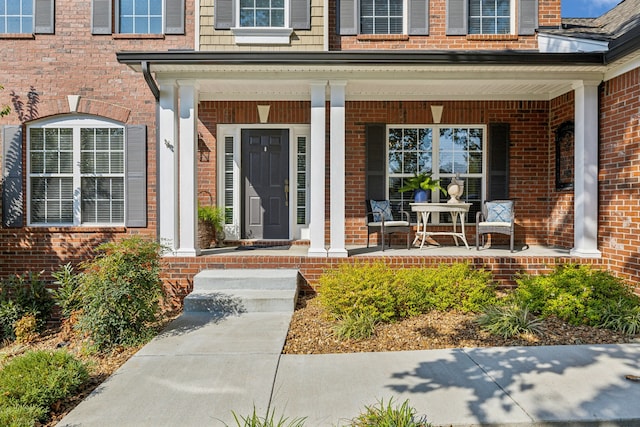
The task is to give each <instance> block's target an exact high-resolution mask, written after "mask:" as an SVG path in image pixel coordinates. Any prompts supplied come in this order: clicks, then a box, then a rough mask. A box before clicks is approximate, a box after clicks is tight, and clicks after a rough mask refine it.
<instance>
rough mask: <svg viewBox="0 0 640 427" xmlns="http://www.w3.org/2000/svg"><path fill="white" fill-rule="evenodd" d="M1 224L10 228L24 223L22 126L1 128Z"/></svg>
mask: <svg viewBox="0 0 640 427" xmlns="http://www.w3.org/2000/svg"><path fill="white" fill-rule="evenodd" d="M2 224H3V225H4V226H5V227H12V228H17V227H22V226H23V224H24V203H23V187H22V126H4V127H3V128H2Z"/></svg>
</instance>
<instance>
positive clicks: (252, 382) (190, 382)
mask: <svg viewBox="0 0 640 427" xmlns="http://www.w3.org/2000/svg"><path fill="white" fill-rule="evenodd" d="M290 319H291V314H290V313H249V314H242V315H241V316H232V317H223V316H218V317H216V316H214V315H211V314H200V313H188V314H185V315H183V316H181V317H180V318H178V319H177V320H176V321H175V322H173V323H172V324H171V325H170V326H169V328H168V329H167V330H166V331H165V332H164V333H162V334H161V335H160V336H158V337H157V338H155V339H154V340H153V341H152V342H151V343H149V344H148V345H147V346H145V347H144V348H143V349H141V350H140V351H139V352H138V353H137V354H136V355H135V356H133V357H132V358H131V359H130V360H129V361H128V362H127V363H125V364H124V365H123V366H122V367H121V368H120V369H119V370H118V371H117V372H116V373H115V374H114V375H113V376H112V377H110V378H109V379H108V380H107V381H106V382H105V383H103V384H102V385H101V386H100V387H98V389H96V390H95V392H94V393H93V394H92V395H90V396H89V397H88V398H87V399H86V400H85V401H83V402H82V403H81V404H80V405H78V406H77V407H76V408H75V409H74V410H73V411H72V412H71V413H70V414H69V415H68V416H67V417H65V418H64V419H63V420H62V421H61V422H60V423H59V424H58V425H59V426H110V427H111V426H136V427H143V426H154V427H160V426H185V427H187V426H198V427H200V426H224V425H225V424H226V425H230V426H235V425H236V423H235V422H234V419H233V415H232V412H231V411H234V412H236V413H237V414H238V415H241V416H247V415H250V414H251V413H252V412H253V410H254V409H255V410H256V412H257V413H258V414H259V415H261V416H264V414H266V412H267V410H268V409H269V408H271V410H272V411H274V412H275V418H276V419H279V418H280V416H281V415H284V416H286V417H289V419H293V418H296V417H307V422H306V423H305V426H337V425H346V424H347V423H348V420H349V419H351V418H353V417H355V416H356V415H358V414H359V413H360V412H362V410H363V409H364V407H365V405H375V404H376V403H377V402H378V401H379V400H380V399H383V400H384V402H387V401H388V400H389V399H392V398H393V399H394V401H395V402H398V403H402V402H403V401H405V400H406V399H408V400H409V403H410V405H411V406H412V407H414V408H416V410H417V411H418V414H421V415H427V418H428V420H429V421H430V422H432V423H433V424H434V425H447V426H449V425H454V426H473V425H496V426H515V425H527V426H529V425H536V426H548V425H551V424H557V425H603V426H640V382H633V381H629V380H627V379H625V375H640V344H626V345H584V346H560V347H526V348H524V347H505V348H484V349H476V348H473V349H451V350H429V351H410V352H390V353H356V354H329V355H281V354H280V351H281V349H282V346H283V344H284V340H285V337H286V333H287V329H288V325H289V321H290Z"/></svg>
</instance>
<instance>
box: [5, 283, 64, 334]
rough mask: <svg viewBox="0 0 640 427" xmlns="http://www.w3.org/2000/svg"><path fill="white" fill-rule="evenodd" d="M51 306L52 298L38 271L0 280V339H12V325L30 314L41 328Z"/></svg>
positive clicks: (13, 332)
mask: <svg viewBox="0 0 640 427" xmlns="http://www.w3.org/2000/svg"><path fill="white" fill-rule="evenodd" d="M52 306H53V299H52V298H51V295H50V292H49V291H48V290H47V288H46V284H45V282H44V280H42V279H41V277H40V273H24V274H22V275H19V276H12V277H9V278H7V279H4V280H2V281H0V339H6V338H8V339H14V338H15V331H14V325H15V323H16V322H17V321H18V320H20V319H21V318H22V317H24V316H26V315H29V314H32V315H34V316H35V318H36V320H37V325H38V329H41V328H42V327H43V326H44V324H45V322H46V321H47V319H48V318H49V315H50V313H51V308H52Z"/></svg>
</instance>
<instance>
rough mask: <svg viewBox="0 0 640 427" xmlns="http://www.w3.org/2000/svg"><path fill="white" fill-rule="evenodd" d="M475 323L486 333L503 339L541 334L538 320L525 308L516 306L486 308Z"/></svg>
mask: <svg viewBox="0 0 640 427" xmlns="http://www.w3.org/2000/svg"><path fill="white" fill-rule="evenodd" d="M476 321H477V322H478V324H479V325H480V326H481V327H482V328H483V329H485V330H486V331H488V332H490V333H492V334H494V335H500V336H502V337H504V338H511V337H514V336H517V335H520V334H522V333H530V334H539V333H541V322H540V319H538V318H536V317H535V316H534V315H533V314H531V312H530V311H529V309H527V308H526V307H520V306H517V305H505V306H499V305H493V306H488V307H487V308H486V309H485V311H484V313H482V314H481V315H480V316H478V318H477V319H476Z"/></svg>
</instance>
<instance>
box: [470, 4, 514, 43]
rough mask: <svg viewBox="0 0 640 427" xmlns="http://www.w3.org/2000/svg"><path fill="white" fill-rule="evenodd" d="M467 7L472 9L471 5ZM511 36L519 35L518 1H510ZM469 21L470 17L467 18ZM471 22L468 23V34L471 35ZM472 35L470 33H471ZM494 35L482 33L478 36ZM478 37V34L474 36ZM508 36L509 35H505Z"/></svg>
mask: <svg viewBox="0 0 640 427" xmlns="http://www.w3.org/2000/svg"><path fill="white" fill-rule="evenodd" d="M467 7H470V5H469V3H468V4H467ZM509 15H510V17H509V34H508V35H515V34H518V25H517V24H518V19H519V18H520V17H519V16H518V0H510V1H509ZM467 20H469V17H468V16H467ZM468 25H469V22H468V21H467V33H469V29H468V28H469V27H468ZM469 34H470V33H469ZM492 34H493V33H480V34H477V35H479V36H482V35H492ZM474 35H476V34H474ZM504 35H507V34H504Z"/></svg>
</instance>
